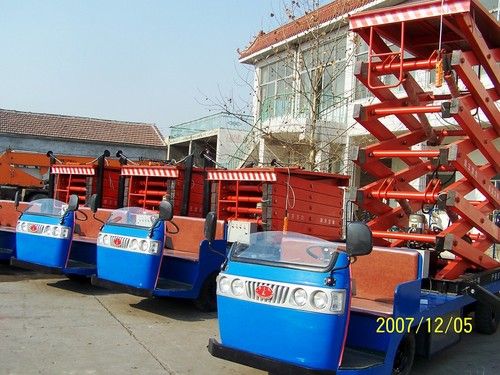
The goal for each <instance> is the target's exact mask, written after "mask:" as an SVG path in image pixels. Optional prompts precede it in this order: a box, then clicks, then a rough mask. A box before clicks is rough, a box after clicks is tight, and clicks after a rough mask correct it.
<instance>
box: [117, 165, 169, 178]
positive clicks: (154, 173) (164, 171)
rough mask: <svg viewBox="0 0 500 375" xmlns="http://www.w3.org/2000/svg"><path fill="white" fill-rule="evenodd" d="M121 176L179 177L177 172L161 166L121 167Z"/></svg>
mask: <svg viewBox="0 0 500 375" xmlns="http://www.w3.org/2000/svg"><path fill="white" fill-rule="evenodd" d="M121 174H122V176H149V177H167V178H177V177H179V170H178V169H177V168H172V167H162V166H147V165H146V166H131V165H128V166H122V173H121Z"/></svg>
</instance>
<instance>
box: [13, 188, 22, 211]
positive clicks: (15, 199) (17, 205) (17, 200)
mask: <svg viewBox="0 0 500 375" xmlns="http://www.w3.org/2000/svg"><path fill="white" fill-rule="evenodd" d="M20 200H21V193H20V192H19V190H18V191H16V195H14V206H16V208H17V207H19V201H20Z"/></svg>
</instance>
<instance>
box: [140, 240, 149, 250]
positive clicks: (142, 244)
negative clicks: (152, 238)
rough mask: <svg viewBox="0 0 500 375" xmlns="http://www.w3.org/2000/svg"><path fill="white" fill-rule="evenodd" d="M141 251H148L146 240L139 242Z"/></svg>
mask: <svg viewBox="0 0 500 375" xmlns="http://www.w3.org/2000/svg"><path fill="white" fill-rule="evenodd" d="M141 250H142V251H148V250H149V244H148V241H146V240H142V241H141Z"/></svg>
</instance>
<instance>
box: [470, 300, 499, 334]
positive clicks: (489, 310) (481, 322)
mask: <svg viewBox="0 0 500 375" xmlns="http://www.w3.org/2000/svg"><path fill="white" fill-rule="evenodd" d="M499 320H500V313H499V312H498V311H495V309H494V308H493V306H491V305H485V304H484V303H480V302H478V303H477V305H476V311H475V313H474V324H475V329H476V332H479V333H483V334H486V335H492V334H494V333H495V332H496V330H497V327H498V322H499Z"/></svg>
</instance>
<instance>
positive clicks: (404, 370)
mask: <svg viewBox="0 0 500 375" xmlns="http://www.w3.org/2000/svg"><path fill="white" fill-rule="evenodd" d="M415 347H416V344H415V335H413V334H407V335H404V336H403V338H402V339H401V342H400V343H399V346H398V350H397V351H396V355H395V357H394V363H393V365H392V375H409V374H410V372H411V368H412V366H413V360H414V359H415Z"/></svg>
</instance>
